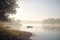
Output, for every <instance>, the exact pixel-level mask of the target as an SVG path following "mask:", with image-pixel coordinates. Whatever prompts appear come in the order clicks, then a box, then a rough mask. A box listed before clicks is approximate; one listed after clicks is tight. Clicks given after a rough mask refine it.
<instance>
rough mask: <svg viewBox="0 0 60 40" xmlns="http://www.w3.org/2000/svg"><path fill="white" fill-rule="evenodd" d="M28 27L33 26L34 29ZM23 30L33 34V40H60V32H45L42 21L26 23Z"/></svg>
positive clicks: (23, 23)
mask: <svg viewBox="0 0 60 40" xmlns="http://www.w3.org/2000/svg"><path fill="white" fill-rule="evenodd" d="M47 25H48V24H47ZM27 26H32V28H27ZM21 30H22V31H28V32H31V33H33V35H32V37H31V39H32V40H60V31H56V30H45V29H44V28H43V25H42V23H41V22H40V21H35V22H34V21H33V22H32V21H28V22H26V21H24V22H22V27H21Z"/></svg>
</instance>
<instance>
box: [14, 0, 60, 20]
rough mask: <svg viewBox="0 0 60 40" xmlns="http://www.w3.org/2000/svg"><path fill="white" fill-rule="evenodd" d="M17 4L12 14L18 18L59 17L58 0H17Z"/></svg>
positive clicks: (42, 18)
mask: <svg viewBox="0 0 60 40" xmlns="http://www.w3.org/2000/svg"><path fill="white" fill-rule="evenodd" d="M19 6H20V8H18V9H17V13H16V15H15V16H14V17H15V18H16V19H19V20H33V21H39V20H44V19H47V18H60V1H59V0H19Z"/></svg>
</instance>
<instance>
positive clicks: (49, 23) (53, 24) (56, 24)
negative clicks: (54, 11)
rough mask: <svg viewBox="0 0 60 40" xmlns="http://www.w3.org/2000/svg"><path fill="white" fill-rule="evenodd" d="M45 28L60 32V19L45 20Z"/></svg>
mask: <svg viewBox="0 0 60 40" xmlns="http://www.w3.org/2000/svg"><path fill="white" fill-rule="evenodd" d="M43 28H44V29H46V30H60V18H56V19H54V18H49V19H46V20H44V21H43Z"/></svg>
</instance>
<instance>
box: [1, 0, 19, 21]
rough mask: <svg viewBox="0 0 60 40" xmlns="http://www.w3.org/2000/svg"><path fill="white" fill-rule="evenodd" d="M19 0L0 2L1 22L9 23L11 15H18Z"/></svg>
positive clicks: (2, 0) (3, 0)
mask: <svg viewBox="0 0 60 40" xmlns="http://www.w3.org/2000/svg"><path fill="white" fill-rule="evenodd" d="M16 2H17V0H0V21H8V20H9V19H8V17H9V15H10V14H15V13H16V8H17V7H18V5H17V3H16Z"/></svg>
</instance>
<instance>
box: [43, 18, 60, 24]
mask: <svg viewBox="0 0 60 40" xmlns="http://www.w3.org/2000/svg"><path fill="white" fill-rule="evenodd" d="M43 23H46V24H60V18H56V19H54V18H49V19H45V20H44V21H43Z"/></svg>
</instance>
